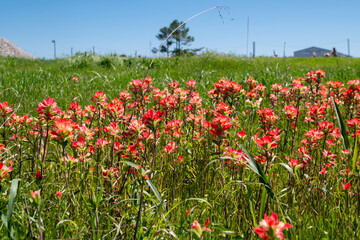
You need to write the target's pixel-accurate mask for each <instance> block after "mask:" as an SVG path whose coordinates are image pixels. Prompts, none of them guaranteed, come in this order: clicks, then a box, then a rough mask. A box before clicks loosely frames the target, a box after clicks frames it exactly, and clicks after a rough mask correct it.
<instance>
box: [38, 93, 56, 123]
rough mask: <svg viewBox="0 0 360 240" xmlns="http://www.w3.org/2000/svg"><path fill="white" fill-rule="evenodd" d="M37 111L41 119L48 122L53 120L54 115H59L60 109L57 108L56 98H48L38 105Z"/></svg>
mask: <svg viewBox="0 0 360 240" xmlns="http://www.w3.org/2000/svg"><path fill="white" fill-rule="evenodd" d="M38 106H39V108H38V109H37V111H38V114H39V117H41V118H45V119H47V120H49V119H52V118H53V117H54V115H56V114H58V113H59V111H60V109H59V108H58V107H57V105H56V102H55V100H54V98H49V97H48V98H47V99H45V100H43V101H42V102H41V103H39V104H38Z"/></svg>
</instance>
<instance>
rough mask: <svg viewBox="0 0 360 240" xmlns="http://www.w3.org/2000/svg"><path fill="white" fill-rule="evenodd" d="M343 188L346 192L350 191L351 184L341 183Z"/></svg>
mask: <svg viewBox="0 0 360 240" xmlns="http://www.w3.org/2000/svg"><path fill="white" fill-rule="evenodd" d="M341 185H342V187H343V188H344V190H349V189H350V183H349V182H347V183H345V184H344V183H341Z"/></svg>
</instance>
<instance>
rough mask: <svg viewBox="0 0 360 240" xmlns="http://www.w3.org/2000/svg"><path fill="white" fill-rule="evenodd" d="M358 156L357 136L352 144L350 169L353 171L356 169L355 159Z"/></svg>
mask: <svg viewBox="0 0 360 240" xmlns="http://www.w3.org/2000/svg"><path fill="white" fill-rule="evenodd" d="M358 158H359V151H358V144H357V138H356V139H355V146H354V154H353V158H352V169H353V171H354V172H355V170H356V161H357V160H358Z"/></svg>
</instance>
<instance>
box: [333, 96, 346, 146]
mask: <svg viewBox="0 0 360 240" xmlns="http://www.w3.org/2000/svg"><path fill="white" fill-rule="evenodd" d="M333 103H334V108H335V113H336V117H337V119H338V122H339V128H340V134H341V137H342V139H343V142H344V148H345V149H350V144H349V138H348V134H347V132H346V127H345V124H344V121H343V119H342V117H341V113H340V110H339V107H338V105H337V104H336V102H335V98H334V97H333Z"/></svg>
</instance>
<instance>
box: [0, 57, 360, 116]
mask: <svg viewBox="0 0 360 240" xmlns="http://www.w3.org/2000/svg"><path fill="white" fill-rule="evenodd" d="M246 61H247V67H246V69H247V72H246V75H247V76H253V77H254V78H255V79H256V80H257V81H259V82H261V83H263V84H264V85H266V86H270V85H271V84H273V83H275V82H282V83H285V84H286V83H288V82H289V81H290V80H292V79H293V78H296V77H298V76H303V75H304V74H305V73H307V72H308V71H309V69H318V68H321V69H323V70H324V71H325V72H326V79H332V80H340V81H348V80H352V79H356V78H359V77H360V59H356V58H303V59H302V58H287V59H286V65H285V61H284V59H282V58H267V57H259V58H248V59H247V60H246V59H245V58H243V57H235V56H223V55H216V54H212V53H208V54H203V55H200V56H193V57H171V58H159V59H155V61H154V63H153V65H152V67H151V69H150V72H149V74H148V75H149V76H150V77H152V78H153V79H154V82H155V84H154V85H155V87H159V88H161V87H164V86H166V85H167V84H168V83H169V82H171V81H172V80H174V79H175V80H177V81H178V82H179V83H180V84H184V83H185V81H188V80H189V79H194V80H197V81H198V86H199V92H200V94H201V95H202V96H205V95H206V94H207V90H208V89H210V88H211V87H213V85H212V84H213V83H214V82H216V81H217V80H219V79H220V78H226V79H229V80H233V81H236V82H239V83H242V82H243V79H244V75H245V62H246ZM150 62H151V59H149V58H129V57H118V56H97V55H95V56H94V55H87V54H84V55H77V56H75V57H72V58H61V59H56V60H44V59H35V60H27V59H16V58H10V57H0V98H1V101H8V102H9V103H11V104H13V107H17V106H19V109H18V111H17V112H18V113H19V114H22V113H29V114H34V113H35V111H36V106H37V104H38V103H39V102H41V101H42V100H43V99H44V98H47V97H52V98H55V100H56V101H57V103H58V105H59V107H60V108H61V109H64V108H65V107H67V106H68V105H69V103H71V102H79V103H80V104H81V105H88V104H90V99H89V96H91V95H92V94H93V93H94V92H95V91H97V90H101V91H103V92H105V93H106V94H107V95H108V96H109V97H117V96H118V94H119V92H120V91H122V90H124V89H127V88H128V83H129V82H130V81H131V80H132V79H142V78H143V77H144V75H145V73H146V71H147V68H148V66H149V64H150ZM73 76H77V77H78V78H79V82H78V83H74V82H73V81H72V80H71V78H72V77H73ZM267 91H269V88H268V89H267Z"/></svg>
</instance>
